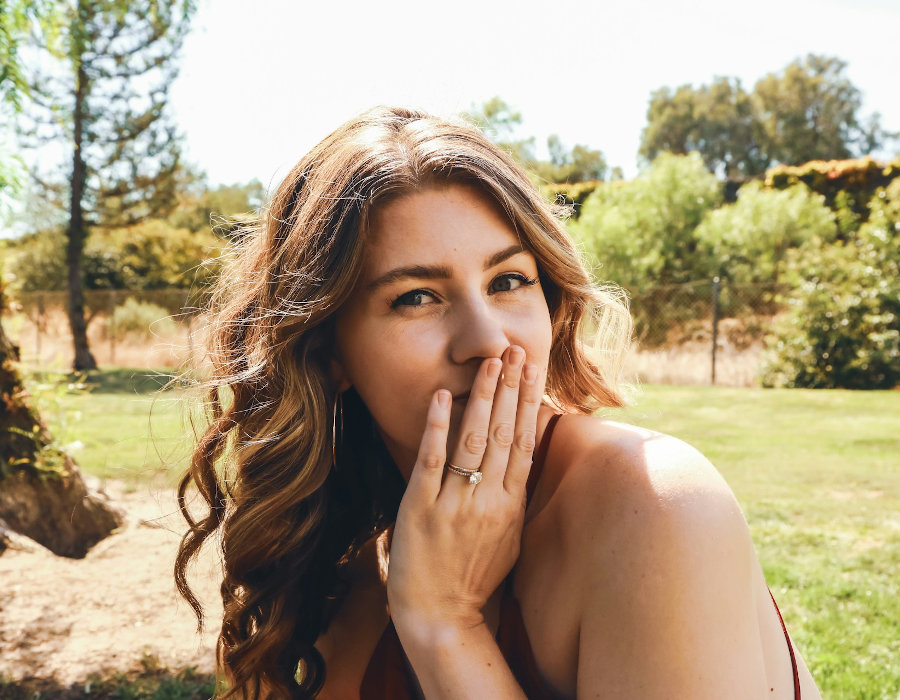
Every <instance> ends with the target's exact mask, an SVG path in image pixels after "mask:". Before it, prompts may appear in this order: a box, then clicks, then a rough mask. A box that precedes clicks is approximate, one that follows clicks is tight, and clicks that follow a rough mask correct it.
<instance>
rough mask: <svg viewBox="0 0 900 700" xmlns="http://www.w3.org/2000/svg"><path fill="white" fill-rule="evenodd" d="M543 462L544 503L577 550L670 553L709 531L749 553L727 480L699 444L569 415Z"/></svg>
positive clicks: (618, 556) (619, 553)
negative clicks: (548, 488) (547, 490)
mask: <svg viewBox="0 0 900 700" xmlns="http://www.w3.org/2000/svg"><path fill="white" fill-rule="evenodd" d="M546 464H547V466H546V469H547V470H548V477H549V479H548V481H550V482H552V487H553V488H552V496H550V498H549V499H548V501H547V507H550V508H552V509H553V510H554V511H556V513H557V514H558V515H557V517H556V519H555V520H556V522H558V523H559V527H560V529H561V533H560V535H561V536H563V537H564V538H565V540H566V541H567V542H569V543H570V544H571V545H573V546H575V547H576V548H577V547H585V546H586V547H588V549H587V550H585V549H581V550H580V551H592V552H594V553H595V555H596V556H601V557H602V556H603V553H604V552H615V557H616V560H617V561H619V562H621V561H622V560H623V552H624V556H631V557H635V558H643V557H644V556H647V555H650V556H654V557H656V556H657V553H658V550H659V548H660V545H661V544H662V543H665V546H666V547H667V548H668V549H669V551H674V552H681V553H683V552H684V551H685V550H687V549H691V550H693V551H695V552H696V551H699V550H698V547H697V541H698V540H701V541H702V540H706V539H707V538H708V537H709V535H710V533H713V532H714V533H716V536H717V537H718V538H720V541H728V542H729V543H730V544H731V545H733V547H732V550H733V551H737V550H740V551H741V553H742V556H743V555H746V554H747V553H748V552H752V545H751V544H750V539H749V532H748V529H747V524H746V521H745V519H744V516H743V513H742V512H741V509H740V506H739V505H738V503H737V500H736V499H735V496H734V494H733V492H732V491H731V489H730V488H729V486H728V485H727V483H726V482H725V480H724V479H723V478H722V476H721V475H720V474H719V472H718V471H717V470H716V468H715V467H714V466H713V465H712V464H711V463H710V462H709V460H708V459H706V458H705V457H704V456H703V455H702V454H701V453H700V452H699V451H698V450H696V449H695V448H694V447H692V446H690V445H688V444H687V443H685V442H683V441H682V440H679V439H677V438H675V437H672V436H670V435H665V434H663V433H658V432H655V431H652V430H647V429H645V428H640V427H637V426H633V425H627V424H624V423H617V422H614V421H609V420H605V419H602V418H598V417H594V416H583V415H574V414H573V415H566V416H564V417H563V418H562V419H561V420H560V422H559V424H558V426H557V427H556V429H555V433H554V435H553V439H552V442H551V445H550V451H549V454H548V456H547V463H546ZM603 544H605V545H606V548H605V549H604V547H603V546H602V545H603ZM572 551H579V550H578V549H575V550H572ZM611 556H612V555H611ZM680 561H683V560H680ZM608 563H609V562H605V561H603V562H601V565H605V564H608Z"/></svg>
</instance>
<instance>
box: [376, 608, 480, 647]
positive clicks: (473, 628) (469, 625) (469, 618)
mask: <svg viewBox="0 0 900 700" xmlns="http://www.w3.org/2000/svg"><path fill="white" fill-rule="evenodd" d="M391 619H392V621H393V623H394V628H395V629H396V630H397V636H398V637H400V640H401V641H402V642H403V647H404V648H407V644H409V645H410V646H415V647H422V648H427V649H436V648H440V647H445V646H452V645H454V644H459V642H460V641H463V640H465V639H466V638H467V637H472V636H473V635H478V634H479V633H480V630H479V628H480V627H482V626H485V627H486V625H485V621H484V616H483V615H482V614H481V612H480V611H473V612H471V613H460V614H456V615H437V614H433V613H432V614H426V613H423V612H422V611H418V610H408V611H405V610H397V609H396V608H394V607H392V608H391Z"/></svg>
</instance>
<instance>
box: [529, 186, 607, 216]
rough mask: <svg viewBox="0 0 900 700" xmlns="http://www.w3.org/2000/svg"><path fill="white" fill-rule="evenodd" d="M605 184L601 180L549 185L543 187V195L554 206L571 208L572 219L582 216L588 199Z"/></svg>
mask: <svg viewBox="0 0 900 700" xmlns="http://www.w3.org/2000/svg"><path fill="white" fill-rule="evenodd" d="M602 185H603V183H602V182H600V181H599V180H585V181H582V182H574V183H572V184H567V183H548V184H544V185H541V188H540V190H541V194H543V195H544V198H545V199H547V201H549V202H552V203H553V204H557V205H563V206H568V207H571V209H572V219H577V218H578V217H579V216H581V211H582V208H583V207H584V203H585V201H586V200H587V198H588V197H589V196H590V195H591V193H592V192H593V191H594V190H596V189H597V188H598V187H600V186H602Z"/></svg>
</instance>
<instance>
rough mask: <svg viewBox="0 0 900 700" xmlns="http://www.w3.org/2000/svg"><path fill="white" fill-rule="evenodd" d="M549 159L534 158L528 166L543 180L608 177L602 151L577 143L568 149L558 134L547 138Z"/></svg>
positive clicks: (563, 181)
mask: <svg viewBox="0 0 900 700" xmlns="http://www.w3.org/2000/svg"><path fill="white" fill-rule="evenodd" d="M547 150H548V151H549V152H550V160H549V161H539V160H533V161H531V162H530V163H528V167H529V168H530V169H531V171H532V172H533V173H535V174H536V175H537V176H538V177H539V178H541V179H542V180H546V181H547V182H557V183H570V182H572V183H575V182H583V181H585V180H603V179H605V178H606V170H607V166H606V158H605V157H604V156H603V152H602V151H598V150H595V149H593V148H589V147H588V146H585V145H583V144H576V145H575V146H574V147H573V148H572V150H568V149H566V147H565V146H563V144H562V141H561V140H560V138H559V136H557V135H556V134H551V135H550V136H549V137H548V138H547Z"/></svg>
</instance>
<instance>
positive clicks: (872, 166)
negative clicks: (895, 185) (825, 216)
mask: <svg viewBox="0 0 900 700" xmlns="http://www.w3.org/2000/svg"><path fill="white" fill-rule="evenodd" d="M898 177H900V158H896V159H895V160H893V161H892V162H890V163H888V164H887V165H885V164H884V163H879V162H878V161H876V160H875V159H873V158H870V157H865V158H853V159H848V160H828V161H823V160H813V161H809V162H808V163H803V164H802V165H797V166H788V165H779V166H776V167H774V168H771V169H770V170H769V171H768V172H766V187H771V188H774V189H786V188H788V187H793V186H794V185H797V184H799V183H803V184H805V185H806V186H807V187H809V188H810V189H811V190H812V191H813V192H818V193H819V194H821V195H823V196H824V197H825V203H826V204H828V206H830V207H832V208H834V210H835V211H836V212H837V214H838V217H839V219H838V220H839V224H840V228H841V232H842V233H843V234H844V235H849V234H851V233H852V232H854V231H856V230H857V229H858V228H859V224H860V223H862V222H864V221H865V220H866V219H868V216H869V208H868V202H869V200H870V199H871V198H872V196H873V195H874V194H875V192H876V191H877V190H878V188H882V187H887V186H888V185H889V184H890V183H891V182H892V181H893V180H894V179H895V178H898Z"/></svg>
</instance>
